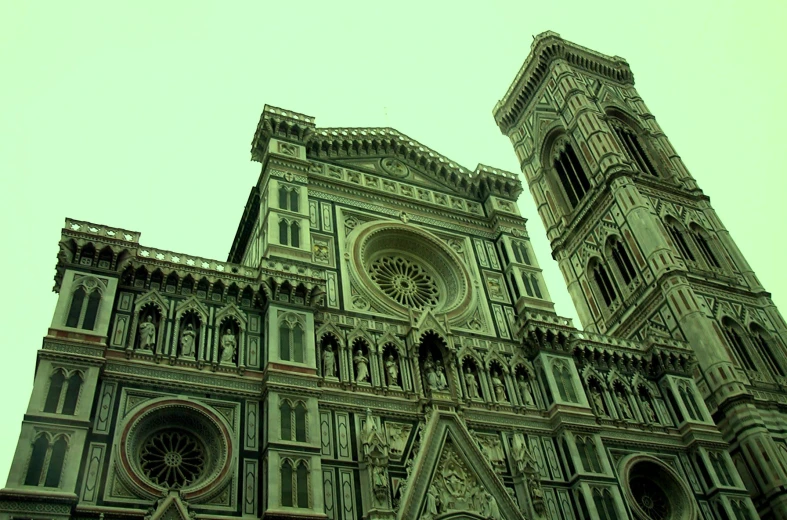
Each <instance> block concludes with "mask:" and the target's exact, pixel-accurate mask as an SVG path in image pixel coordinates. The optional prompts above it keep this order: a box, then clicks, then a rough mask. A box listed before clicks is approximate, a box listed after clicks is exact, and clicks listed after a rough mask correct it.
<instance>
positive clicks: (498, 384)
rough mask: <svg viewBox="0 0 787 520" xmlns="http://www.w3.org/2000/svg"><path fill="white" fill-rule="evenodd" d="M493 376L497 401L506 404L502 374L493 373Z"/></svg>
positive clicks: (493, 386)
mask: <svg viewBox="0 0 787 520" xmlns="http://www.w3.org/2000/svg"><path fill="white" fill-rule="evenodd" d="M491 375H492V388H493V389H494V391H495V399H497V401H498V402H506V401H508V399H507V398H506V389H505V385H503V381H502V380H501V379H500V372H491Z"/></svg>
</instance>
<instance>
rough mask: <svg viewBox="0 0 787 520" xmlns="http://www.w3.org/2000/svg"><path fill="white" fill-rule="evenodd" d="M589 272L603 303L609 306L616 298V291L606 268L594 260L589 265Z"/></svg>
mask: <svg viewBox="0 0 787 520" xmlns="http://www.w3.org/2000/svg"><path fill="white" fill-rule="evenodd" d="M590 272H591V273H592V276H593V281H594V282H595V283H596V287H597V288H598V290H599V292H600V293H601V298H602V299H603V300H604V304H605V305H606V306H607V307H609V306H610V305H612V302H614V301H615V300H616V299H617V298H618V293H617V291H615V286H614V285H613V284H612V280H611V279H610V277H609V273H607V268H606V267H604V265H603V264H602V263H601V262H598V261H594V262H592V264H591V266H590Z"/></svg>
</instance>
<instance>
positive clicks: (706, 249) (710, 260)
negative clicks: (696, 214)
mask: <svg viewBox="0 0 787 520" xmlns="http://www.w3.org/2000/svg"><path fill="white" fill-rule="evenodd" d="M691 238H692V239H694V243H695V244H696V245H697V249H699V251H700V254H701V255H702V258H703V259H704V260H705V263H707V264H708V265H709V266H711V267H716V268H717V269H718V268H720V267H721V264H720V263H719V260H718V259H717V258H716V255H715V254H713V250H712V249H711V248H710V244H709V243H708V240H707V239H706V238H705V236H704V235H703V234H702V232H700V231H699V230H697V229H692V230H691Z"/></svg>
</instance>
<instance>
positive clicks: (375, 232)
mask: <svg viewBox="0 0 787 520" xmlns="http://www.w3.org/2000/svg"><path fill="white" fill-rule="evenodd" d="M348 250H349V251H351V255H350V267H351V269H352V271H353V275H354V276H353V277H354V278H355V279H356V280H358V281H359V282H360V283H359V284H358V287H357V288H358V289H359V291H360V292H363V298H364V299H365V300H369V301H370V302H371V304H372V306H374V307H376V308H381V309H387V310H390V311H393V312H395V313H401V314H405V315H406V314H407V313H408V312H409V310H411V309H412V310H419V311H420V310H425V309H430V310H432V311H433V312H434V313H436V314H447V315H448V317H449V318H452V319H453V318H455V317H458V316H461V315H464V314H465V313H467V312H468V311H469V310H472V309H471V305H470V304H471V302H472V300H473V291H472V288H473V283H472V279H471V278H470V275H469V274H468V272H467V269H466V268H465V267H464V262H463V261H462V259H461V258H460V257H459V256H458V255H457V253H456V252H455V251H454V250H452V249H451V248H450V247H448V246H447V245H446V244H444V243H443V241H441V240H440V239H439V238H437V237H435V236H434V235H432V234H431V233H428V232H426V231H424V230H422V229H419V228H417V227H415V226H412V225H407V224H404V223H399V222H390V221H386V222H380V221H378V222H372V223H368V224H363V225H359V226H357V227H356V228H355V229H354V230H353V232H352V233H351V234H350V236H349V237H348Z"/></svg>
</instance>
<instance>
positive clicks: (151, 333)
mask: <svg viewBox="0 0 787 520" xmlns="http://www.w3.org/2000/svg"><path fill="white" fill-rule="evenodd" d="M155 347H156V324H155V323H153V317H152V316H150V315H148V317H147V318H145V321H143V322H142V323H140V324H139V348H140V350H152V349H153V348H155Z"/></svg>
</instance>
